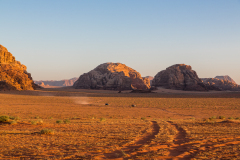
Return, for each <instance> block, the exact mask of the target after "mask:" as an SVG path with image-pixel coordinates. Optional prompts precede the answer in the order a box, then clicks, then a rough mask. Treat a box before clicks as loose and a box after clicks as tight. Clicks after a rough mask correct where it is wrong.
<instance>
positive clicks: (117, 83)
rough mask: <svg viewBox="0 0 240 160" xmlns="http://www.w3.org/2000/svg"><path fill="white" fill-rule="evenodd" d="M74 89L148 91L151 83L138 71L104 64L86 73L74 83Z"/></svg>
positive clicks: (124, 66)
mask: <svg viewBox="0 0 240 160" xmlns="http://www.w3.org/2000/svg"><path fill="white" fill-rule="evenodd" d="M73 87H74V88H84V89H109V90H131V89H134V90H146V89H150V81H149V79H147V78H142V77H141V74H140V73H138V72H137V71H136V70H134V69H132V68H130V67H128V66H126V65H125V64H121V63H104V64H101V65H99V66H97V67H96V68H95V69H93V70H91V71H90V72H88V73H84V74H83V75H81V76H80V77H79V79H78V80H77V81H76V82H75V83H74V85H73Z"/></svg>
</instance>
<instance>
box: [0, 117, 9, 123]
mask: <svg viewBox="0 0 240 160" xmlns="http://www.w3.org/2000/svg"><path fill="white" fill-rule="evenodd" d="M7 121H9V116H0V122H7Z"/></svg>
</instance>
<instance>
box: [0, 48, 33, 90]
mask: <svg viewBox="0 0 240 160" xmlns="http://www.w3.org/2000/svg"><path fill="white" fill-rule="evenodd" d="M26 69H27V67H26V66H25V65H22V64H21V63H20V62H19V61H16V60H15V57H14V56H13V55H12V54H11V53H10V52H8V50H7V48H5V47H3V46H2V45H0V90H32V89H34V88H35V87H36V85H35V84H34V83H33V80H32V77H31V74H30V73H28V72H27V71H26Z"/></svg>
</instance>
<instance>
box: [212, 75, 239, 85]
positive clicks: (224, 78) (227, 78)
mask: <svg viewBox="0 0 240 160" xmlns="http://www.w3.org/2000/svg"><path fill="white" fill-rule="evenodd" d="M215 78H217V79H222V80H226V81H229V82H232V83H235V84H237V83H236V82H235V81H234V80H233V79H232V78H231V77H229V76H228V75H225V76H216V77H215Z"/></svg>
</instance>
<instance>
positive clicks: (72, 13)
mask: <svg viewBox="0 0 240 160" xmlns="http://www.w3.org/2000/svg"><path fill="white" fill-rule="evenodd" d="M0 5H1V14H0V18H1V25H0V35H1V36H0V44H1V45H3V46H5V47H6V48H7V49H8V51H9V52H11V53H12V54H13V55H14V56H15V57H16V60H18V61H20V62H21V63H23V64H24V65H26V66H27V71H28V72H30V73H31V74H32V77H33V79H34V80H62V79H70V78H73V77H79V76H80V75H81V74H83V73H86V72H88V71H90V70H92V69H94V68H95V67H97V66H98V65H99V64H102V63H105V62H120V63H123V64H126V65H127V66H129V67H131V68H133V69H135V70H137V71H138V72H140V73H141V75H142V76H155V75H156V74H157V73H158V72H159V71H161V70H163V69H165V68H167V67H169V66H171V65H173V64H179V63H184V64H187V65H191V66H192V69H193V70H195V71H196V72H197V74H198V76H199V77H200V78H210V77H211V78H213V77H215V76H218V75H229V76H230V77H231V78H233V79H234V80H235V81H236V82H237V83H238V84H240V72H239V70H240V63H239V60H240V46H239V44H240V29H239V28H240V0H232V1H225V0H212V1H206V0H196V1H192V0H182V1H179V0H171V1H165V0H151V1H144V0H132V1H127V0H122V1H107V0H102V1H92V0H90V1H78V0H71V1H67V0H51V1H48V0H34V1H31V0H24V1H18V0H11V1H7V0H0Z"/></svg>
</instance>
